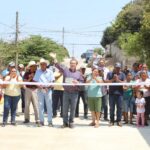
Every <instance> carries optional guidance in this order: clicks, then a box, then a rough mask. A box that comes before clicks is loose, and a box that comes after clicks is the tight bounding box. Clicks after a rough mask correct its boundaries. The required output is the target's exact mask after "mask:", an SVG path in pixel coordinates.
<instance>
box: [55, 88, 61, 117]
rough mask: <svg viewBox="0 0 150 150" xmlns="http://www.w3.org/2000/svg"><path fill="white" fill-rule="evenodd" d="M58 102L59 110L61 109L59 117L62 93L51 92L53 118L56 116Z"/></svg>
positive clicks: (58, 91) (59, 91)
mask: <svg viewBox="0 0 150 150" xmlns="http://www.w3.org/2000/svg"><path fill="white" fill-rule="evenodd" d="M59 102H60V108H61V113H60V116H62V114H63V109H62V108H63V107H62V106H63V91H61V90H54V91H53V116H57V108H58V104H59Z"/></svg>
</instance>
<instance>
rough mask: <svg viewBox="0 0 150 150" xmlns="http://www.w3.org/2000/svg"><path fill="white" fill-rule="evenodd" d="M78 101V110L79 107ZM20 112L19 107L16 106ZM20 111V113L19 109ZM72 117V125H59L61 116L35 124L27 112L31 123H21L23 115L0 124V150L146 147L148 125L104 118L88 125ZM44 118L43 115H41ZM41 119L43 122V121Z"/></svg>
mask: <svg viewBox="0 0 150 150" xmlns="http://www.w3.org/2000/svg"><path fill="white" fill-rule="evenodd" d="M82 108H83V107H82V105H81V108H80V110H82ZM2 110H3V108H2V105H0V121H2ZM18 111H19V112H20V110H18ZM19 114H20V113H19ZM58 114H59V113H58ZM82 116H83V114H82V112H81V113H80V118H76V119H75V125H76V126H75V128H74V129H70V128H65V129H62V128H61V125H62V118H60V117H59V116H58V117H57V118H54V119H53V124H54V127H53V128H50V127H48V126H46V125H45V126H44V127H36V125H35V124H34V123H33V122H34V115H33V114H31V123H30V124H27V125H24V124H23V123H22V122H23V121H24V115H23V114H20V116H19V117H17V118H16V120H17V126H10V125H8V126H6V127H4V128H3V127H0V135H1V138H0V150H9V149H11V150H16V149H19V150H28V149H36V150H41V149H44V150H49V149H53V150H59V149H62V150H70V149H71V150H83V149H85V150H92V149H103V150H110V149H111V150H120V149H122V150H127V149H129V150H135V149H136V150H149V149H150V127H144V128H136V126H130V125H124V126H123V127H118V126H113V127H109V126H108V122H105V121H101V123H100V127H99V128H94V127H90V126H88V124H89V123H90V119H91V118H90V114H89V119H88V120H85V119H83V117H82ZM45 119H46V118H45ZM46 121H47V120H45V124H46Z"/></svg>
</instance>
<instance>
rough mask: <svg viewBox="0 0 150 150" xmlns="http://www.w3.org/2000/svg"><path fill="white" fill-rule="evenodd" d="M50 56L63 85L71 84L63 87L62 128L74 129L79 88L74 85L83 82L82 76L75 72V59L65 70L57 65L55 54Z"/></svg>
mask: <svg viewBox="0 0 150 150" xmlns="http://www.w3.org/2000/svg"><path fill="white" fill-rule="evenodd" d="M50 56H51V57H52V58H53V59H55V61H54V62H55V66H56V68H58V69H59V70H60V71H61V72H62V73H63V75H64V80H63V82H65V83H72V84H73V85H72V86H64V94H63V126H62V128H65V127H68V126H69V127H70V128H73V127H74V117H75V110H76V105H77V100H78V92H79V87H78V86H77V85H76V84H78V83H79V82H84V79H83V77H82V74H81V73H80V72H79V71H77V70H76V68H77V65H78V61H77V60H76V59H71V60H70V67H69V68H65V67H63V66H61V65H59V64H58V63H57V60H56V54H52V53H50ZM69 106H70V116H69V118H68V113H69Z"/></svg>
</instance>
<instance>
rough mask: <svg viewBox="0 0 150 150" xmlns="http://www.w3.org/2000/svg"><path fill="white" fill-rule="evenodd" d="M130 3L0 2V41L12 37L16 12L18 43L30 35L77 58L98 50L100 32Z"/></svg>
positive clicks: (124, 0)
mask: <svg viewBox="0 0 150 150" xmlns="http://www.w3.org/2000/svg"><path fill="white" fill-rule="evenodd" d="M129 2H131V0H13V1H12V0H4V1H2V0H1V5H0V38H1V39H4V40H8V41H10V40H11V41H12V40H14V37H15V34H14V33H15V15H16V11H18V12H19V31H20V34H19V40H22V39H24V38H26V37H29V36H30V35H42V36H44V37H49V38H51V39H53V40H54V41H56V42H57V43H59V44H62V42H63V40H62V39H63V32H62V31H63V28H64V31H65V32H64V46H65V47H66V48H67V49H68V51H69V54H70V56H73V55H74V56H75V57H77V58H79V57H80V56H81V54H82V53H83V52H85V51H86V50H88V49H94V48H97V47H100V41H101V38H102V36H103V31H104V30H105V28H106V27H108V26H110V24H111V22H112V21H114V20H115V18H116V16H117V14H118V13H119V12H120V11H121V9H122V7H124V6H125V5H126V4H127V3H129Z"/></svg>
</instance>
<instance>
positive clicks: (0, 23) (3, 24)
mask: <svg viewBox="0 0 150 150" xmlns="http://www.w3.org/2000/svg"><path fill="white" fill-rule="evenodd" d="M0 25H2V26H5V27H7V28H10V29H13V30H14V28H13V27H11V26H9V25H7V24H5V23H2V22H0Z"/></svg>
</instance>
